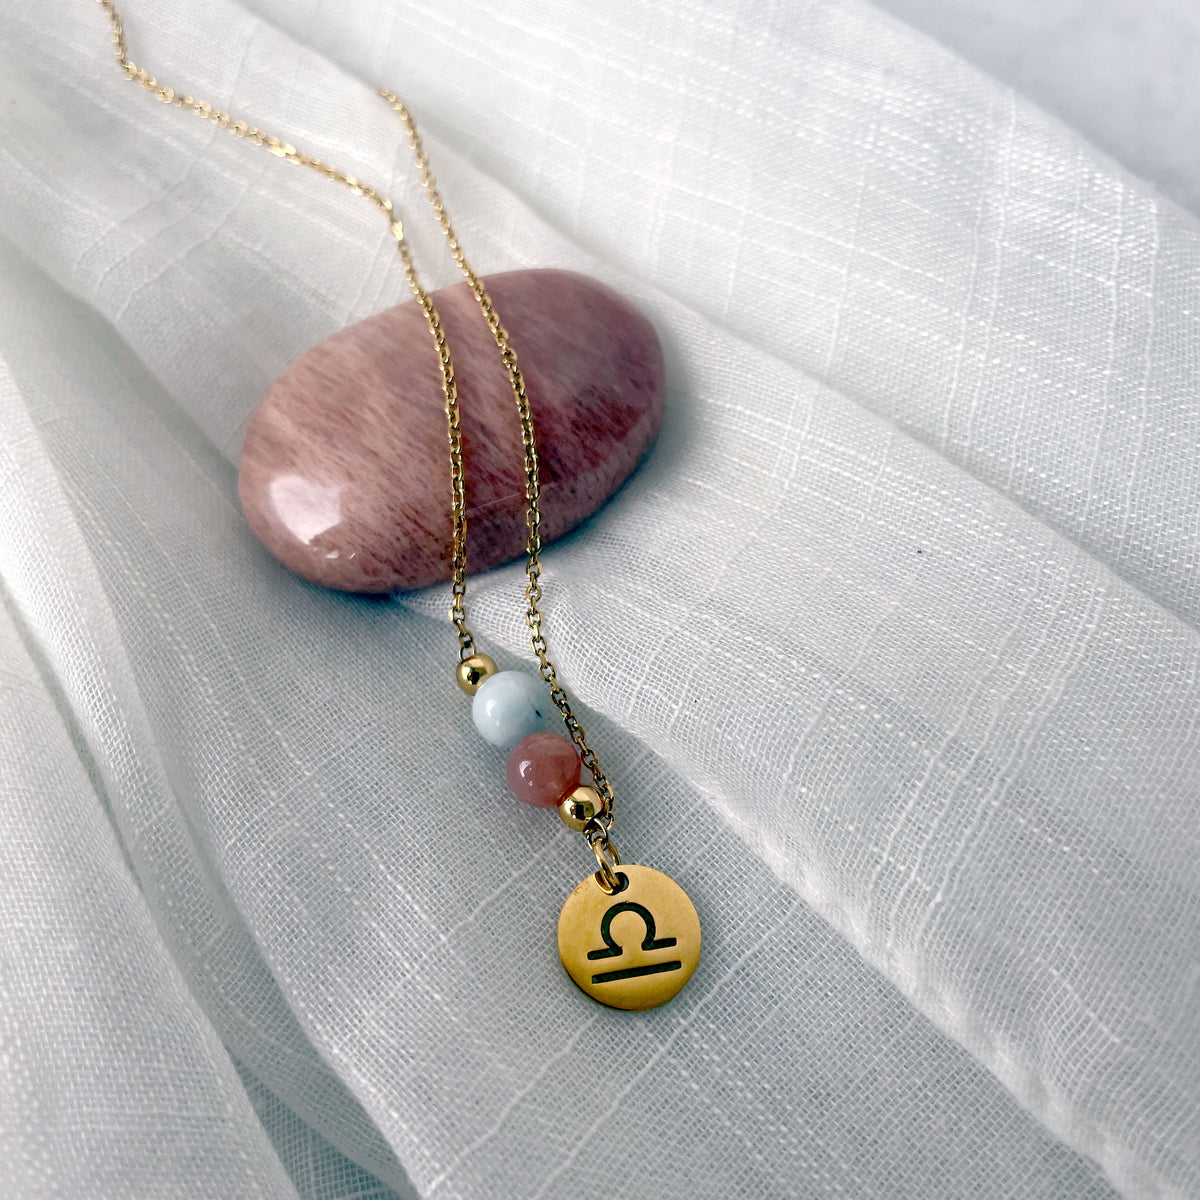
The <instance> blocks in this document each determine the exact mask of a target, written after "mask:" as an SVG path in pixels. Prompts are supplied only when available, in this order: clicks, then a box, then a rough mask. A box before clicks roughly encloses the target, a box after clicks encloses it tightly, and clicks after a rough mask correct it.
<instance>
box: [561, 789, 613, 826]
mask: <svg viewBox="0 0 1200 1200" xmlns="http://www.w3.org/2000/svg"><path fill="white" fill-rule="evenodd" d="M603 811H604V801H603V799H602V798H601V796H600V793H599V792H598V791H596V789H595V788H594V787H588V786H587V784H583V785H581V786H580V787H577V788H576V789H575V790H574V791H573V792H572V793H571V794H570V795H569V796H568V797H567V798H566V799H565V800H562V801H560V802H559V805H558V815H559V816H560V817H561V818H562V823H563V824H564V825H565V826H566V827H567V828H568V829H583V828H584V826H585V825H587V823H588V822H589V821H590V820H591V819H592V818H593V817H595V816H598V815H599V814H600V813H602V812H603Z"/></svg>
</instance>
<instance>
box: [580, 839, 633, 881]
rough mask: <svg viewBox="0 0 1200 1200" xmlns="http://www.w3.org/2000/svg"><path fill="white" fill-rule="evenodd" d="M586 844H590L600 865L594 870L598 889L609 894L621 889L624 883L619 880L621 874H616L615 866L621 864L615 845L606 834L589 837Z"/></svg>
mask: <svg viewBox="0 0 1200 1200" xmlns="http://www.w3.org/2000/svg"><path fill="white" fill-rule="evenodd" d="M588 845H589V846H591V848H592V854H593V855H594V856H595V859H596V862H597V863H598V864H599V866H600V870H598V871H597V872H596V883H597V885H598V886H599V888H600V890H601V891H602V892H606V893H607V894H608V895H610V896H612V895H614V894H615V893H617V892H619V891H621V889H622V888H623V887H624V884H623V883H622V882H621V876H620V875H618V874H617V867H619V866H620V865H621V856H620V854H618V853H617V848H616V846H615V845H613V843H612V842H611V841H610V840H609V837H608V834H605V835H604V836H603V837H598V838H596V840H595V841H592V840H591V839H589V840H588Z"/></svg>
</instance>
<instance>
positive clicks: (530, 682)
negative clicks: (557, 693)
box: [471, 671, 556, 750]
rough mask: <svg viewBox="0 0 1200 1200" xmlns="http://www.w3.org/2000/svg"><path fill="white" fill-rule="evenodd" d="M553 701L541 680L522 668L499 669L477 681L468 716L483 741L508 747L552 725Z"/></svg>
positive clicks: (505, 748) (510, 747) (509, 748)
mask: <svg viewBox="0 0 1200 1200" xmlns="http://www.w3.org/2000/svg"><path fill="white" fill-rule="evenodd" d="M555 711H556V710H555V708H554V702H553V701H552V700H551V699H550V693H549V692H548V691H547V690H546V687H545V685H544V684H542V683H539V682H538V680H536V679H534V678H533V677H532V676H531V675H526V674H525V672H524V671H500V672H498V673H497V674H495V675H490V676H489V677H488V678H487V679H485V680H484V681H483V682H482V683H481V684H480V685H479V690H478V691H477V692H476V693H475V699H474V700H473V702H472V704H471V717H472V719H473V720H474V721H475V728H476V729H478V730H479V735H480V737H482V738H483V739H484V741H487V742H491V743H492V745H493V746H499V747H501V749H504V750H511V749H512V748H513V747H514V746H515V745H516V744H517V743H518V742H519V741H520V740H521V739H522V738H526V737H528V736H529V735H530V734H531V733H543V732H545V731H546V730H548V729H550V728H551V725H550V717H551V715H552V714H554V712H555Z"/></svg>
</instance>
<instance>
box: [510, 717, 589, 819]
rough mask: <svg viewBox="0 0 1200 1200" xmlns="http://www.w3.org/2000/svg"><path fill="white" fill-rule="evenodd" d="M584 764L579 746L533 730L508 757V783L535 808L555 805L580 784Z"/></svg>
mask: <svg viewBox="0 0 1200 1200" xmlns="http://www.w3.org/2000/svg"><path fill="white" fill-rule="evenodd" d="M580 771H581V766H580V762H579V755H578V754H577V753H576V752H575V747H574V746H573V745H572V744H571V743H570V742H569V741H567V739H566V738H564V737H559V736H558V734H557V733H531V734H530V735H529V736H528V737H527V738H524V739H522V740H521V741H519V742H518V743H517V744H516V745H515V746H514V747H513V751H512V753H511V754H510V755H509V756H508V786H509V787H510V788H512V790H513V793H514V794H515V795H516V797H517V799H518V800H522V801H524V803H526V804H532V805H533V806H534V808H553V807H554V806H555V805H556V804H557V803H558V802H559V801H560V800H565V799H566V798H567V796H569V795H570V794H571V793H572V792H573V791H574V790H575V789H576V788H577V787H578V786H579V774H580Z"/></svg>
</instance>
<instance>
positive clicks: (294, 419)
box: [238, 270, 663, 592]
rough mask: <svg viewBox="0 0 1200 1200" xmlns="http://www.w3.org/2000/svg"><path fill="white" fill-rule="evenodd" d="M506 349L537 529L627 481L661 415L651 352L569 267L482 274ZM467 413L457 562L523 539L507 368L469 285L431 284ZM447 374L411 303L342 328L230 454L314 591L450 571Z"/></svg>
mask: <svg viewBox="0 0 1200 1200" xmlns="http://www.w3.org/2000/svg"><path fill="white" fill-rule="evenodd" d="M485 283H486V285H487V288H488V291H489V292H490V293H491V296H492V299H493V300H494V301H495V305H496V309H497V311H498V312H499V313H500V316H501V319H502V320H503V322H504V325H505V327H506V328H507V330H508V332H509V335H510V338H511V341H512V345H513V347H514V349H515V350H516V351H517V355H518V358H519V361H520V363H521V369H522V371H523V372H524V375H525V382H526V388H527V391H528V394H529V398H530V402H531V406H532V409H533V415H534V421H535V424H536V432H537V439H538V453H539V455H540V458H541V484H542V539H543V541H552V540H553V539H554V538H557V537H561V536H562V535H563V534H564V533H566V532H567V531H568V530H570V529H571V528H572V527H574V526H575V525H577V524H578V523H579V522H580V521H582V520H583V519H584V518H585V517H587V516H588V515H590V514H591V513H592V512H594V511H595V510H596V509H597V508H599V506H600V505H601V504H603V503H604V501H605V500H606V499H607V498H608V497H609V496H610V495H612V493H613V492H614V491H615V490H616V489H617V488H618V487H619V486H620V485H621V483H622V482H623V481H624V479H625V478H626V476H628V475H629V473H630V472H631V471H632V470H633V468H634V467H635V466H636V465H637V463H638V461H639V460H640V459H641V457H642V456H643V455H644V454H645V452H646V450H647V449H648V447H649V446H650V444H651V442H653V440H654V437H655V435H656V434H657V432H658V429H659V426H660V425H661V423H662V413H663V360H662V351H661V350H660V348H659V344H658V339H657V338H656V336H655V334H654V330H653V328H652V327H651V325H650V323H649V322H648V321H647V320H646V319H645V317H643V316H642V315H641V314H640V313H639V312H638V311H637V310H636V309H635V308H634V307H633V306H632V305H631V304H629V303H628V302H627V301H626V300H624V299H622V298H621V297H620V296H618V295H617V294H616V293H615V292H613V291H612V290H611V289H609V288H607V287H605V286H604V285H603V284H601V283H597V282H596V281H595V280H594V279H588V278H585V277H584V276H582V275H575V274H572V273H570V272H568V271H556V270H536V271H511V272H508V273H506V274H503V275H492V276H488V277H487V279H486V280H485ZM433 298H434V304H435V305H436V307H437V310H438V313H439V315H440V316H441V320H442V324H443V327H444V328H445V332H446V339H447V343H448V345H449V347H450V353H451V356H452V358H453V361H454V370H455V375H456V378H457V380H458V393H459V401H460V407H461V413H462V425H463V440H464V450H463V457H464V466H465V474H466V492H467V548H468V569H469V571H471V572H472V573H474V572H476V571H482V570H485V569H486V568H488V567H494V566H497V565H498V564H499V563H502V562H507V561H508V560H509V559H512V558H516V557H517V556H519V555H520V554H522V553H523V551H524V546H525V507H524V506H525V476H524V466H523V459H522V453H521V433H520V424H519V422H518V419H517V412H516V405H515V403H514V401H513V397H512V393H511V391H510V390H509V385H508V375H507V372H506V371H505V369H504V367H503V365H502V364H501V362H500V355H499V352H498V351H497V350H496V346H495V344H494V343H493V341H492V339H491V335H490V334H489V332H488V329H487V326H486V324H485V323H484V320H483V317H482V316H481V314H480V312H479V309H478V308H477V306H476V304H475V300H474V297H473V296H472V295H471V293H470V291H469V290H468V288H467V285H466V284H465V283H459V284H455V285H453V286H452V287H447V288H442V289H441V290H440V291H437V292H435V293H434V294H433ZM443 403H444V402H443V399H442V390H441V372H440V370H439V367H438V363H437V355H436V352H435V350H434V347H433V342H432V339H431V338H430V335H429V331H428V329H427V327H426V325H425V320H424V317H423V316H422V315H421V312H420V310H419V309H418V308H417V305H416V302H415V301H409V302H408V303H406V304H401V305H399V306H398V307H396V308H391V309H388V310H387V311H386V312H382V313H379V314H377V315H376V316H373V317H368V318H367V319H366V320H365V321H360V322H359V323H358V324H357V325H352V326H350V327H349V328H347V329H343V330H341V331H340V332H338V333H335V334H333V335H332V336H331V337H328V338H326V339H325V340H324V341H323V342H321V343H319V344H318V345H316V346H314V347H313V348H312V349H311V350H309V351H308V352H307V353H305V354H303V355H301V356H300V358H299V359H297V360H296V362H294V363H293V364H292V365H291V366H290V367H288V369H287V370H286V371H284V373H283V374H282V375H281V376H280V377H279V378H278V379H277V380H276V381H275V382H274V383H273V384H272V385H271V386H270V388H268V390H267V393H266V395H265V396H264V397H263V399H262V401H261V402H260V404H259V405H258V407H257V409H255V412H254V415H253V417H252V418H251V421H250V426H249V428H248V429H247V431H246V439H245V443H244V445H243V448H242V457H241V465H240V468H239V476H238V491H239V493H240V495H241V500H242V509H243V511H244V512H245V514H246V520H247V521H248V522H249V524H250V527H251V529H253V530H254V532H255V533H256V534H257V535H258V537H259V538H260V539H261V540H262V541H263V543H264V544H265V545H266V547H267V549H268V550H270V551H271V553H272V554H274V555H275V557H276V558H278V559H279V560H280V562H282V563H283V564H284V565H285V566H287V567H289V568H290V569H291V570H293V571H295V572H297V573H298V574H300V575H303V576H304V578H306V579H309V580H312V582H314V583H318V584H323V585H324V586H326V587H332V588H339V589H341V590H343V591H351V592H388V591H392V590H395V589H399V588H416V587H424V586H425V585H427V584H430V583H435V582H438V581H439V580H447V579H449V578H450V459H449V448H448V442H447V437H446V417H445V412H444V408H443Z"/></svg>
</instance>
